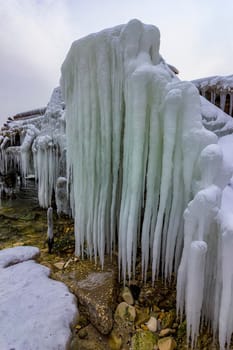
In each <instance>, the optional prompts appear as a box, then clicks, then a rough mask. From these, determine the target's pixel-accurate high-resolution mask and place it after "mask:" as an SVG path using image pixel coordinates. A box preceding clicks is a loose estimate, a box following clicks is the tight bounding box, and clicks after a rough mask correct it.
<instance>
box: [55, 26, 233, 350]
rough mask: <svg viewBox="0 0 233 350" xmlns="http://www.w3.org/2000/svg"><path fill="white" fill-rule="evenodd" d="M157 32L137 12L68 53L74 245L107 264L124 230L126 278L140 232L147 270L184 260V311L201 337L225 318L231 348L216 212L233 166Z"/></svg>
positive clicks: (167, 270)
mask: <svg viewBox="0 0 233 350" xmlns="http://www.w3.org/2000/svg"><path fill="white" fill-rule="evenodd" d="M159 40H160V39H159V31H158V29H157V28H156V27H153V26H144V25H143V24H142V23H140V22H139V21H136V20H133V21H131V22H129V23H128V24H127V25H125V26H118V27H115V28H113V29H110V30H105V31H102V32H100V33H98V34H94V35H90V36H88V37H86V38H84V39H81V40H79V41H76V42H75V43H73V45H72V47H71V49H70V51H69V53H68V55H67V58H66V60H65V62H64V63H63V66H62V80H61V86H62V90H63V94H64V98H65V103H66V121H67V135H68V136H69V137H68V138H67V162H68V181H69V183H70V187H71V194H72V196H71V198H72V203H71V204H72V211H73V215H74V217H75V226H76V227H75V232H76V254H78V255H80V254H83V249H84V244H85V242H86V243H87V248H88V253H89V255H90V256H92V255H94V256H95V258H96V259H97V256H99V257H100V261H101V263H102V264H103V263H104V253H105V252H108V253H111V251H112V249H114V248H115V243H116V240H117V241H118V250H119V251H118V256H119V267H120V270H121V275H122V277H123V279H124V280H125V279H126V278H127V277H128V278H129V279H130V278H131V276H132V275H134V272H135V263H136V256H137V248H138V245H139V244H140V243H139V242H140V241H141V250H142V257H141V258H142V270H143V271H142V273H143V276H144V278H145V279H146V272H147V269H148V267H149V265H151V266H152V279H153V282H154V281H155V278H156V276H158V274H159V272H160V271H161V272H162V274H163V275H164V277H165V278H168V279H169V278H170V277H171V274H172V272H173V271H175V272H177V270H178V266H179V265H180V267H179V270H178V282H177V289H178V298H177V309H178V312H180V313H181V314H182V313H183V311H184V310H185V312H186V316H187V320H188V325H187V331H188V332H187V333H188V336H189V335H191V338H192V345H194V344H195V342H196V337H197V335H198V332H199V327H200V324H201V323H202V322H204V321H206V322H208V323H209V324H210V325H211V327H212V328H213V330H214V331H216V330H217V328H218V326H219V331H220V332H219V339H220V343H221V347H222V348H224V345H225V342H228V340H229V334H231V333H232V330H233V327H230V331H229V332H228V333H227V332H225V333H224V331H223V329H224V327H225V326H226V320H228V322H230V320H231V318H230V316H229V315H227V314H226V313H225V312H224V310H225V311H226V306H224V300H225V297H224V295H225V293H227V286H226V291H221V288H220V285H221V286H222V287H223V288H224V278H223V274H222V273H221V271H220V270H221V266H222V264H224V261H225V258H223V256H224V254H223V253H222V252H221V249H223V247H222V246H221V244H222V240H223V238H222V237H224V233H223V231H222V221H221V216H220V215H219V211H220V206H221V195H222V189H223V188H224V187H225V186H226V185H227V181H228V180H229V178H230V176H231V175H230V170H229V169H228V168H227V166H226V165H225V164H224V161H223V156H222V152H221V147H220V146H218V145H217V140H218V138H217V136H216V134H214V133H212V132H211V131H208V130H207V129H206V128H204V127H203V124H202V116H201V108H200V97H199V94H198V91H197V90H196V89H195V87H194V86H193V85H192V84H190V83H188V82H180V81H179V80H178V79H177V78H176V77H175V76H174V74H173V73H172V71H171V70H170V69H169V67H168V66H167V65H166V63H165V62H164V60H163V59H162V57H161V56H160V54H159ZM207 109H208V108H207ZM209 110H210V108H209V109H208V112H209ZM205 114H206V111H205ZM209 119H210V118H209ZM206 120H208V117H207V118H206ZM77 160H78V161H77ZM80 165H81V166H80ZM185 208H186V209H185ZM184 212H185V214H184V221H183V213H184ZM183 226H184V229H183ZM183 232H184V233H183ZM183 234H184V235H183ZM183 237H184V249H183ZM181 255H182V260H181V263H180V259H181ZM189 257H190V259H189ZM216 257H217V258H216ZM216 274H217V276H218V279H217V280H216V279H215V276H216ZM209 296H211V297H212V298H211V299H210V298H209ZM209 300H212V302H213V303H214V301H215V305H216V306H215V308H214V309H213V307H212V305H210V303H209ZM231 300H232V299H230V298H228V301H227V302H226V303H227V305H228V306H230V304H229V303H230V302H231ZM223 314H224V317H225V319H224V317H223V316H222V315H223ZM222 323H224V326H223V325H222Z"/></svg>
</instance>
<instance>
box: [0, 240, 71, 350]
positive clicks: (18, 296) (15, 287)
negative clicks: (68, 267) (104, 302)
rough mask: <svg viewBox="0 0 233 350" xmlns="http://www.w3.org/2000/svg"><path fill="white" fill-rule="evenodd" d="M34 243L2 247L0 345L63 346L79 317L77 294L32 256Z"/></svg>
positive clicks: (27, 349) (21, 348)
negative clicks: (29, 245)
mask: <svg viewBox="0 0 233 350" xmlns="http://www.w3.org/2000/svg"><path fill="white" fill-rule="evenodd" d="M38 254H39V249H38V248H35V247H26V246H25V247H15V248H9V249H4V250H1V251H0V300H1V302H0V334H1V336H0V349H1V350H9V349H17V350H32V349H37V350H45V349H46V350H64V349H66V348H67V346H68V344H69V340H70V337H71V330H70V327H71V325H72V323H73V322H74V321H75V320H76V317H77V307H76V300H75V297H74V296H73V295H72V294H71V293H69V291H68V288H67V287H66V286H65V285H64V284H63V283H61V282H57V281H54V280H52V279H50V278H49V274H50V270H49V269H48V268H47V267H45V266H42V265H39V264H37V263H36V262H35V261H33V260H32V259H33V258H35V257H36V256H37V255H38Z"/></svg>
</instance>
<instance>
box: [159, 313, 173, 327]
mask: <svg viewBox="0 0 233 350" xmlns="http://www.w3.org/2000/svg"><path fill="white" fill-rule="evenodd" d="M175 319H176V310H175V309H173V310H171V311H169V312H165V313H164V315H163V318H162V321H161V326H162V328H163V329H164V328H172V325H173V322H174V321H175Z"/></svg>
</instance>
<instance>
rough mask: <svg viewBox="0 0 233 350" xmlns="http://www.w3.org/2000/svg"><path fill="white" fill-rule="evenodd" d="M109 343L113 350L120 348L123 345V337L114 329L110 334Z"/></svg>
mask: <svg viewBox="0 0 233 350" xmlns="http://www.w3.org/2000/svg"><path fill="white" fill-rule="evenodd" d="M108 344H109V346H110V349H111V350H120V349H121V345H122V337H121V336H120V335H118V334H117V333H116V332H114V331H112V332H111V334H110V336H109V340H108Z"/></svg>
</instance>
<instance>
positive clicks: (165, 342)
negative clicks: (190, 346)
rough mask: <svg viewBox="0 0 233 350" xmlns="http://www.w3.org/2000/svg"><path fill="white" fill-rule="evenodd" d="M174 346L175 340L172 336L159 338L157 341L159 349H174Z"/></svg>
mask: <svg viewBox="0 0 233 350" xmlns="http://www.w3.org/2000/svg"><path fill="white" fill-rule="evenodd" d="M176 346H177V345H176V342H175V340H174V339H173V338H172V337H166V338H161V339H159V341H158V348H159V350H174V349H176Z"/></svg>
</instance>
